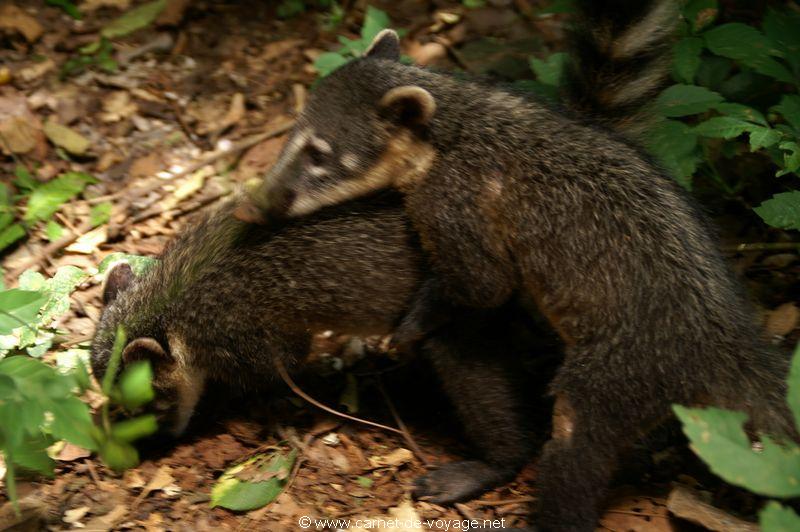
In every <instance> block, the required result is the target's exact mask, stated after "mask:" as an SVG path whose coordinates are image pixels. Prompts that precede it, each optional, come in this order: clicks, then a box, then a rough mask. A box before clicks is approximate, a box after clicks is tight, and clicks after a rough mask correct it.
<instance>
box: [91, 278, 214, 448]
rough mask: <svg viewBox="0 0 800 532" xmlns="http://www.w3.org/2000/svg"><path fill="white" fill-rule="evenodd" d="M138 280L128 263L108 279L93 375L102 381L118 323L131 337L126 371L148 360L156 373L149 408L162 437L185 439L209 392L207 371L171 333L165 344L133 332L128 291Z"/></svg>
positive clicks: (124, 363) (124, 360) (125, 351)
mask: <svg viewBox="0 0 800 532" xmlns="http://www.w3.org/2000/svg"><path fill="white" fill-rule="evenodd" d="M135 281H136V278H135V275H134V274H133V271H132V270H131V267H130V266H129V265H128V264H125V263H120V264H117V265H116V266H114V267H113V268H112V269H111V270H110V271H109V273H108V275H107V276H106V281H105V286H104V289H103V304H104V305H105V307H104V309H103V316H102V318H101V321H100V324H99V325H98V328H97V331H96V333H95V337H94V340H93V342H92V350H91V351H92V352H91V364H92V372H93V373H94V375H95V377H96V378H97V379H98V380H102V379H103V377H104V375H105V372H106V369H107V367H108V361H109V359H110V357H111V351H112V348H113V344H114V338H115V335H116V330H117V326H118V325H122V326H123V328H125V329H126V333H127V334H129V338H128V343H127V344H126V345H125V348H124V349H123V351H122V364H121V365H122V368H123V369H124V368H125V367H126V366H127V365H129V364H132V363H134V362H138V361H148V362H149V363H150V366H151V368H152V370H153V380H152V386H153V390H154V392H155V398H154V399H153V401H151V402H150V403H149V404H147V405H145V406H144V407H143V409H144V410H145V411H146V412H149V413H152V414H154V415H155V416H156V420H157V423H158V429H159V431H160V432H162V433H167V434H170V435H172V436H179V435H180V434H182V433H183V432H184V431H185V430H186V427H187V425H188V424H189V420H190V419H191V416H192V414H193V412H194V408H195V406H196V405H197V402H198V401H199V399H200V396H201V394H202V392H203V389H204V388H205V381H206V378H205V372H204V371H202V370H201V369H199V368H196V367H193V366H192V365H191V364H189V360H188V356H187V352H188V350H187V349H186V347H185V345H184V343H183V342H182V341H181V339H180V338H178V337H176V336H175V335H170V334H169V333H167V334H166V335H164V339H163V340H159V339H156V338H155V337H154V336H159V337H160V336H162V335H161V334H158V331H157V330H156V329H153V330H146V331H137V330H135V329H129V328H128V324H127V323H126V318H129V317H130V316H129V315H128V312H127V309H126V307H125V303H126V301H125V299H126V296H125V293H126V292H128V291H129V290H130V289H131V288H132V286H133V285H134V284H135Z"/></svg>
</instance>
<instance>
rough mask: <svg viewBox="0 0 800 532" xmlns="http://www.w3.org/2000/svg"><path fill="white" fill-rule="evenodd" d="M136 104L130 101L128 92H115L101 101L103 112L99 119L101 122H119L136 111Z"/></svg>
mask: <svg viewBox="0 0 800 532" xmlns="http://www.w3.org/2000/svg"><path fill="white" fill-rule="evenodd" d="M137 109H138V107H137V105H136V102H134V101H132V100H131V94H130V93H129V92H128V91H116V92H112V93H111V94H109V95H108V96H107V97H106V98H105V99H104V100H103V112H102V113H100V119H101V120H102V121H103V122H119V121H120V120H124V119H125V118H128V117H129V116H131V115H132V114H133V113H135V112H136V111H137Z"/></svg>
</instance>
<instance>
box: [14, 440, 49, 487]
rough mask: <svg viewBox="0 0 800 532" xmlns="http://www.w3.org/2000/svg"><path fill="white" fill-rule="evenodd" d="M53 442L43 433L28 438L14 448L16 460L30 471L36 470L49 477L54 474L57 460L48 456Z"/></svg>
mask: <svg viewBox="0 0 800 532" xmlns="http://www.w3.org/2000/svg"><path fill="white" fill-rule="evenodd" d="M52 443H53V442H52V441H51V440H50V439H49V438H47V437H46V436H44V435H43V434H37V435H36V436H34V437H29V438H26V439H25V441H23V442H22V443H21V444H20V445H17V446H16V447H14V449H13V450H12V452H11V454H12V456H13V457H14V462H16V464H17V465H19V466H21V467H24V468H25V469H28V470H30V471H36V472H37V473H41V474H42V475H46V476H48V477H52V476H53V468H54V467H55V462H54V461H53V460H52V459H51V458H50V457H49V456H47V448H48V447H49V446H50V445H51V444H52Z"/></svg>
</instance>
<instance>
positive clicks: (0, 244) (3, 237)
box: [0, 224, 25, 251]
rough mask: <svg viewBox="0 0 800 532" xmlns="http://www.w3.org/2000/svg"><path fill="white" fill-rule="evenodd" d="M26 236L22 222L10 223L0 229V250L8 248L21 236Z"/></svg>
mask: <svg viewBox="0 0 800 532" xmlns="http://www.w3.org/2000/svg"><path fill="white" fill-rule="evenodd" d="M24 236H25V228H24V227H22V226H21V225H20V224H13V225H9V226H8V227H6V228H5V229H3V230H2V231H0V251H2V250H3V249H5V248H7V247H8V246H10V245H11V244H13V243H14V242H16V241H17V240H19V239H20V238H22V237H24Z"/></svg>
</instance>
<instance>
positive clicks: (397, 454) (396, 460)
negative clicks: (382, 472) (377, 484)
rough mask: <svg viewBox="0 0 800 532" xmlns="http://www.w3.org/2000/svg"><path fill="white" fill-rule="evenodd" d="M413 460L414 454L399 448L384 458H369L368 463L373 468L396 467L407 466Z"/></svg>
mask: <svg viewBox="0 0 800 532" xmlns="http://www.w3.org/2000/svg"><path fill="white" fill-rule="evenodd" d="M413 459H414V453H412V452H411V451H409V450H408V449H405V448H403V447H400V448H398V449H395V450H394V451H392V452H391V453H389V454H387V455H384V456H370V457H369V463H370V465H371V466H372V467H373V468H377V467H398V466H401V465H403V464H407V463H409V462H411V461H412V460H413Z"/></svg>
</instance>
